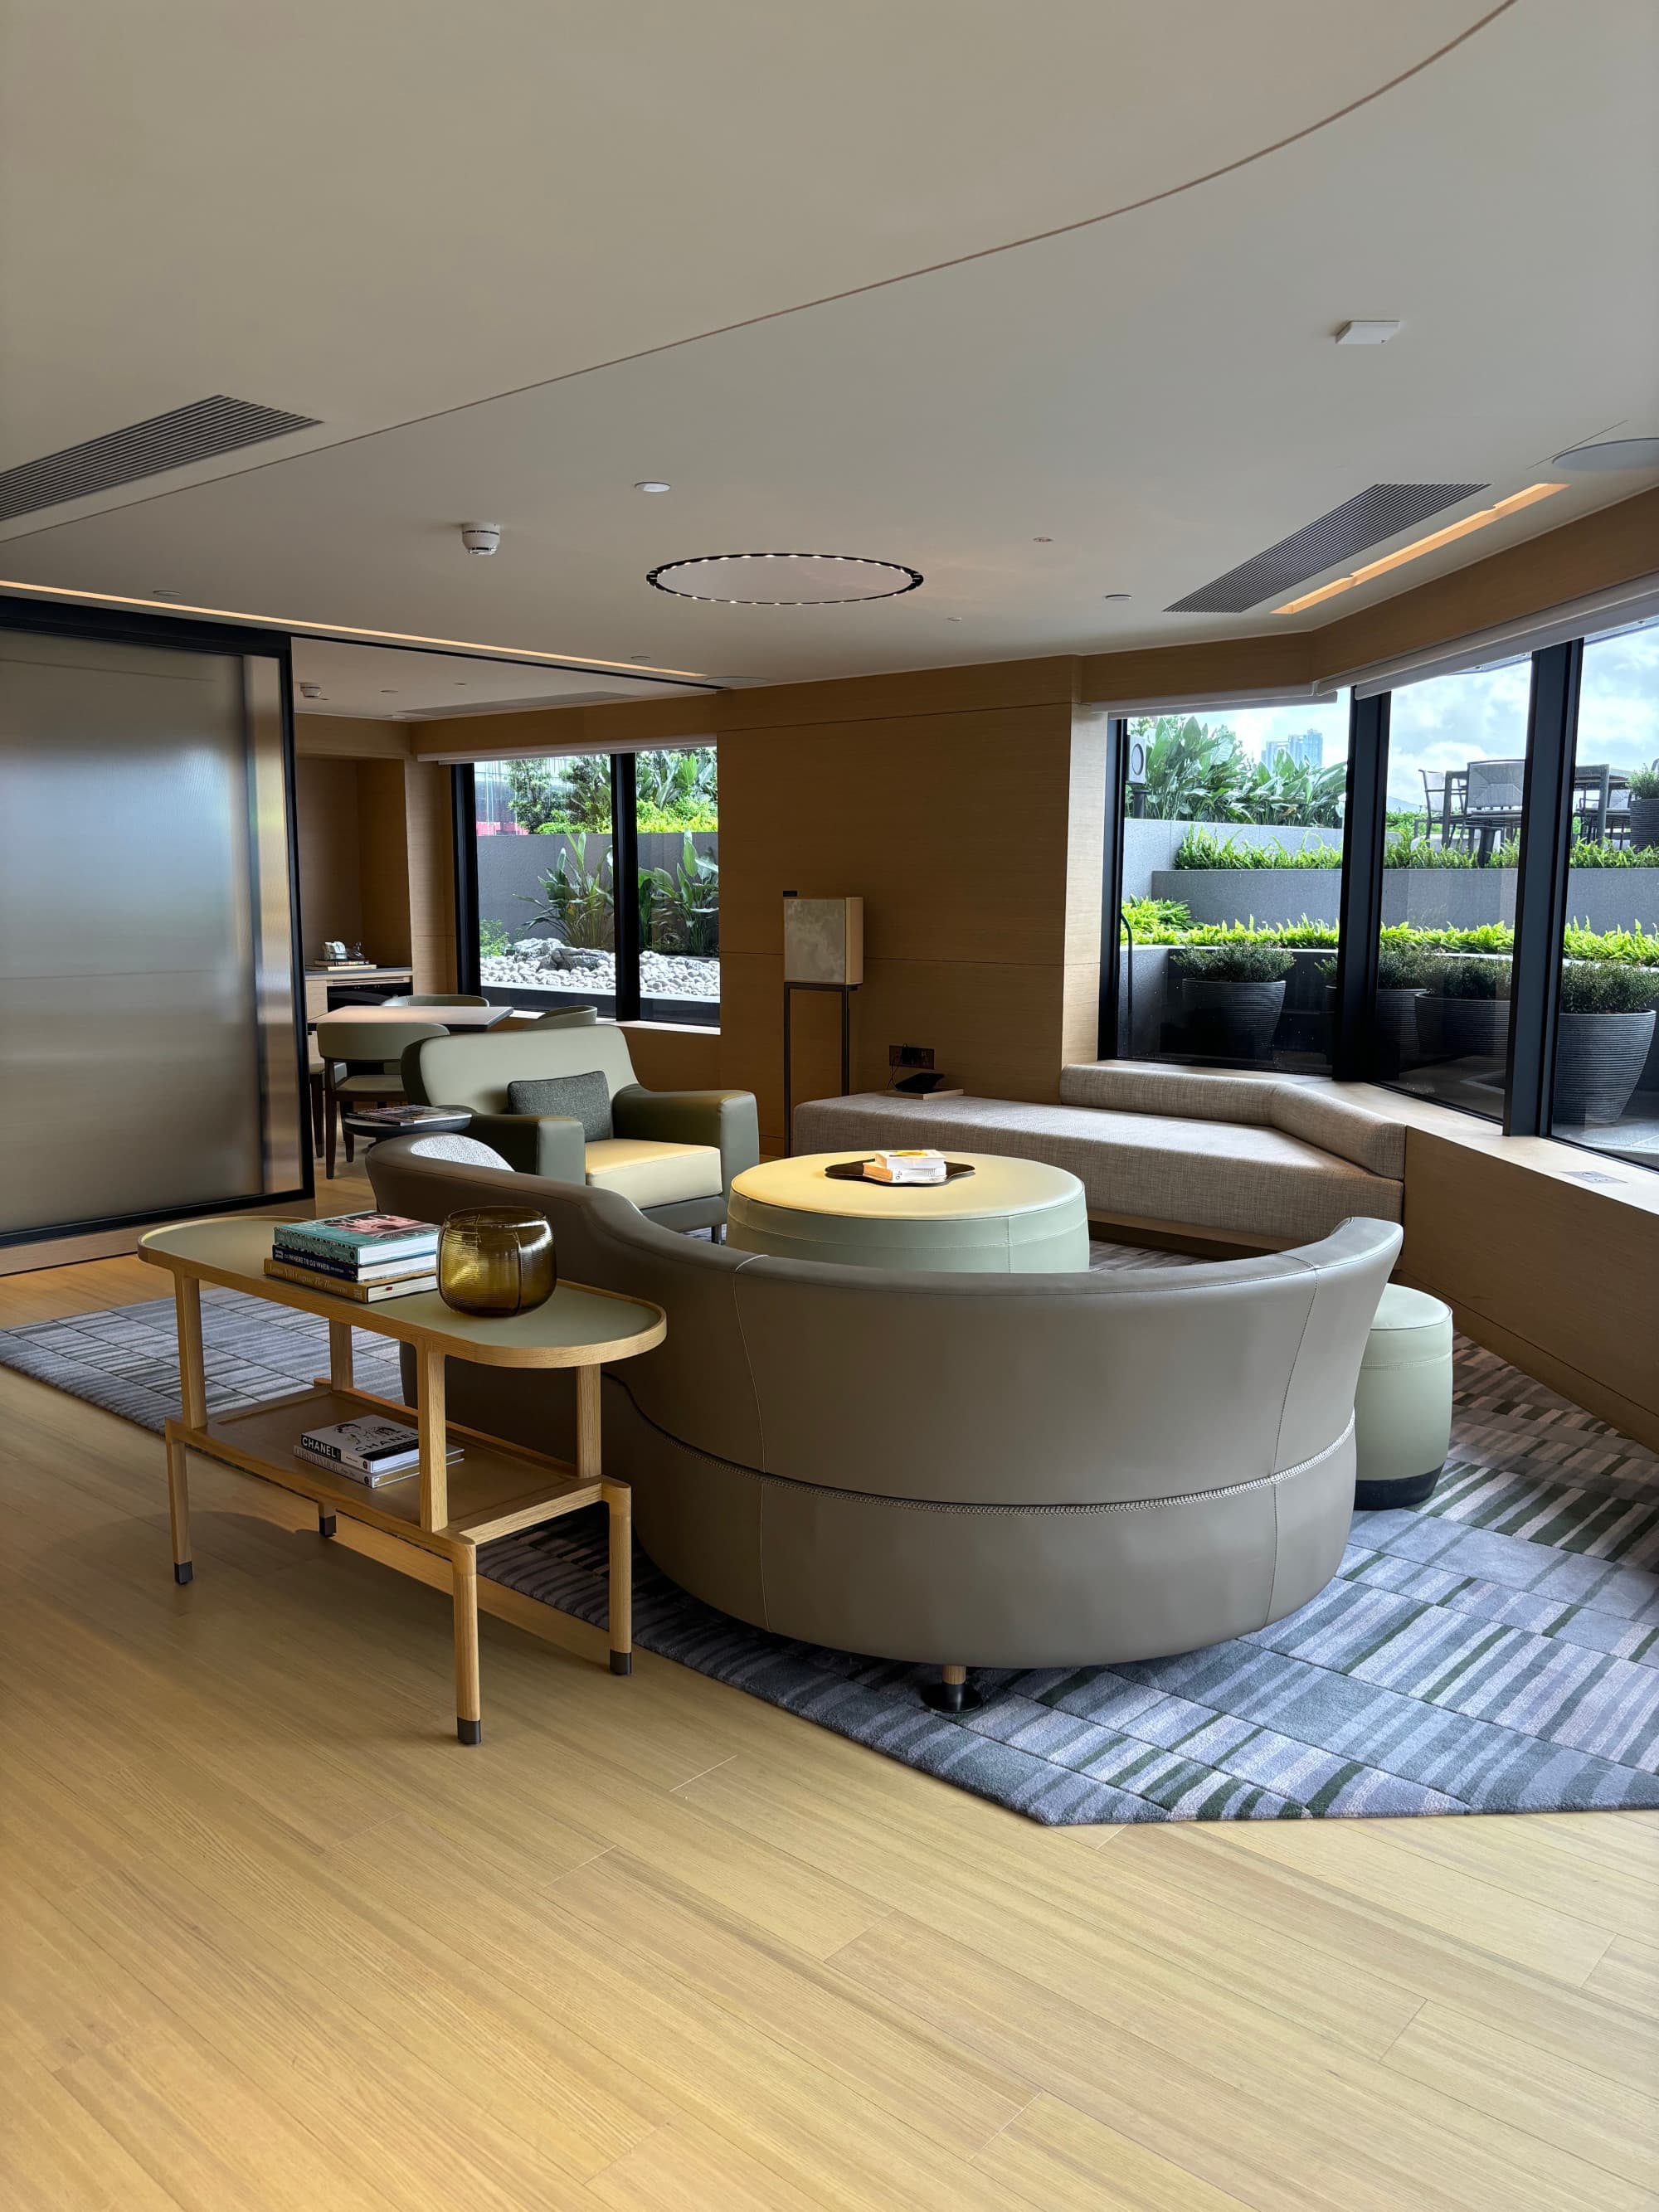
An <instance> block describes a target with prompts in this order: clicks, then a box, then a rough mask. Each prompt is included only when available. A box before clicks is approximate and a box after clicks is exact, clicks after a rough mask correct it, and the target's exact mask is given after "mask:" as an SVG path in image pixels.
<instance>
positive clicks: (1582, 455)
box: [1550, 438, 1659, 476]
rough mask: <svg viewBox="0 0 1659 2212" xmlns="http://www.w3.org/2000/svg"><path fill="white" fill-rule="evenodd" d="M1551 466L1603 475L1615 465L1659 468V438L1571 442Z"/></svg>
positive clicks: (1584, 473) (1571, 472)
mask: <svg viewBox="0 0 1659 2212" xmlns="http://www.w3.org/2000/svg"><path fill="white" fill-rule="evenodd" d="M1550 466H1551V467H1552V468H1556V469H1565V471H1567V473H1568V474H1569V476H1577V475H1579V474H1580V473H1582V474H1583V475H1585V476H1601V475H1602V474H1604V473H1606V472H1608V471H1612V470H1613V469H1659V438H1604V439H1603V440H1602V441H1601V443H1600V444H1599V445H1595V446H1569V447H1567V450H1566V452H1565V453H1555V454H1553V455H1552V456H1551V459H1550Z"/></svg>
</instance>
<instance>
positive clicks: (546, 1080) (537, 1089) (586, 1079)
mask: <svg viewBox="0 0 1659 2212" xmlns="http://www.w3.org/2000/svg"><path fill="white" fill-rule="evenodd" d="M507 1112H508V1113H509V1114H560V1115H566V1116H567V1117H568V1119H569V1120H571V1121H580V1123H581V1125H582V1134H583V1136H584V1137H585V1138H586V1140H587V1142H588V1143H589V1144H590V1145H598V1144H603V1143H604V1142H605V1139H606V1138H608V1137H609V1136H610V1134H611V1086H610V1085H609V1084H608V1083H607V1082H606V1081H605V1078H604V1076H603V1075H601V1074H600V1073H599V1069H598V1068H597V1067H595V1068H590V1069H589V1070H587V1071H586V1073H584V1074H581V1075H530V1076H520V1078H519V1079H517V1080H516V1081H514V1082H512V1083H509V1084H508V1085H507Z"/></svg>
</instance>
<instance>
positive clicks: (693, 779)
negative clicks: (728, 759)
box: [635, 745, 719, 829]
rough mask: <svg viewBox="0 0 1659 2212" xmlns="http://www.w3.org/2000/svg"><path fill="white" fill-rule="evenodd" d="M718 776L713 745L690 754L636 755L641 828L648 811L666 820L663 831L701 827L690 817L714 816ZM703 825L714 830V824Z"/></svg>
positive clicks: (699, 747) (698, 748) (700, 823)
mask: <svg viewBox="0 0 1659 2212" xmlns="http://www.w3.org/2000/svg"><path fill="white" fill-rule="evenodd" d="M718 775H719V768H718V762H717V757H716V754H715V751H714V747H713V745H699V746H698V747H696V750H693V751H690V752H662V753H641V754H639V755H638V756H637V757H636V760H635V791H636V793H638V797H639V805H640V811H641V823H640V827H641V829H644V828H645V827H646V823H645V822H644V819H643V816H644V814H645V812H646V811H647V809H649V810H650V811H652V812H653V813H657V814H660V815H662V816H663V817H665V818H664V821H663V823H662V824H661V826H662V827H663V828H664V829H681V828H684V829H693V828H697V829H701V828H702V827H704V826H705V825H704V824H703V823H702V822H700V821H699V822H696V823H694V822H693V821H692V819H691V817H692V816H693V815H699V816H701V815H709V816H713V815H714V814H715V813H716V811H717V809H718V805H719V789H718ZM653 826H654V825H653ZM706 826H707V827H708V828H709V829H713V827H714V823H713V822H712V821H710V822H709V823H708V824H707V825H706Z"/></svg>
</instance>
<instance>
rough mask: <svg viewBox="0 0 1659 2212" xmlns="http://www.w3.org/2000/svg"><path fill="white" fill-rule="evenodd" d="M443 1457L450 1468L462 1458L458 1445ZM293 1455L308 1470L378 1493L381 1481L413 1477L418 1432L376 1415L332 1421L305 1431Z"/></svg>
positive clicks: (417, 1456) (417, 1460) (418, 1452)
mask: <svg viewBox="0 0 1659 2212" xmlns="http://www.w3.org/2000/svg"><path fill="white" fill-rule="evenodd" d="M294 1456H295V1459H302V1460H304V1462H306V1464H307V1467H321V1468H326V1469H327V1470H328V1472H329V1473H330V1474H339V1475H343V1476H345V1478H346V1479H347V1480H348V1481H351V1482H361V1483H362V1485H363V1486H364V1488H365V1489H368V1490H378V1489H379V1488H380V1485H381V1484H382V1483H383V1482H395V1481H396V1480H397V1479H398V1476H399V1475H401V1474H413V1473H414V1472H415V1469H416V1468H417V1467H418V1466H419V1465H420V1463H421V1437H420V1431H418V1430H417V1429H410V1428H406V1427H405V1426H404V1424H403V1423H402V1422H401V1421H386V1420H382V1419H380V1418H379V1417H378V1416H376V1415H366V1416H365V1417H364V1418H363V1419H361V1420H356V1421H332V1422H331V1423H330V1424H329V1425H328V1426H327V1427H326V1428H323V1429H307V1431H306V1432H305V1434H304V1435H303V1436H302V1437H301V1438H300V1441H299V1443H297V1444H295V1447H294ZM460 1456H461V1447H460V1446H459V1444H451V1445H450V1446H449V1447H448V1449H447V1459H448V1461H449V1463H450V1465H451V1466H452V1467H453V1465H454V1463H455V1462H456V1461H457V1460H458V1459H459V1458H460Z"/></svg>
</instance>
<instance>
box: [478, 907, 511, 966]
mask: <svg viewBox="0 0 1659 2212" xmlns="http://www.w3.org/2000/svg"><path fill="white" fill-rule="evenodd" d="M512 949H513V940H512V939H511V938H510V937H509V936H508V935H507V932H506V930H505V929H504V928H503V927H501V923H500V922H499V921H488V920H486V919H484V918H483V917H480V919H479V922H478V951H479V952H480V954H481V955H482V956H483V958H484V959H486V960H493V959H496V958H499V957H500V956H501V954H502V953H503V952H510V951H512Z"/></svg>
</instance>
